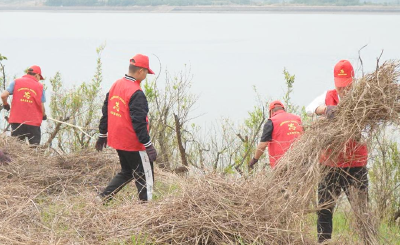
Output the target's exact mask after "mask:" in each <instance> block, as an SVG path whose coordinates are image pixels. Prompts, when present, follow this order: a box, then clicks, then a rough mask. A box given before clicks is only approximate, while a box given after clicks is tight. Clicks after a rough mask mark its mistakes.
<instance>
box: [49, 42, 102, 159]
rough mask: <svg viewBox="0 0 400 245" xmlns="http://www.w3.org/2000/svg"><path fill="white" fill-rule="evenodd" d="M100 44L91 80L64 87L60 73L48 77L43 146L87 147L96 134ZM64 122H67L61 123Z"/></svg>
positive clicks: (99, 109)
mask: <svg viewBox="0 0 400 245" xmlns="http://www.w3.org/2000/svg"><path fill="white" fill-rule="evenodd" d="M104 47H105V46H104V45H102V46H100V47H99V48H97V50H96V52H97V55H98V57H97V66H96V72H95V75H94V76H93V79H92V80H91V81H90V82H88V83H87V82H83V83H82V84H81V85H79V86H74V87H73V88H71V89H66V88H64V86H63V83H62V77H61V73H59V72H57V73H56V75H55V76H54V77H53V78H51V79H50V85H51V88H52V96H51V102H50V115H51V117H52V118H54V119H56V120H57V121H55V120H52V118H50V119H49V123H48V129H47V133H48V135H49V136H48V139H47V142H46V143H45V145H46V146H47V147H54V143H56V145H57V148H59V149H60V150H62V151H63V152H69V151H76V150H80V149H84V148H88V147H89V146H90V145H91V143H92V142H93V136H94V135H95V134H96V133H97V131H98V129H97V127H98V123H99V119H100V117H101V107H102V102H103V98H102V97H101V96H100V92H101V83H102V81H103V76H102V62H101V53H102V51H103V50H104ZM63 122H66V123H68V124H69V125H68V124H64V123H63Z"/></svg>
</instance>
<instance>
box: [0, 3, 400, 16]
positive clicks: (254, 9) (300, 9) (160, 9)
mask: <svg viewBox="0 0 400 245" xmlns="http://www.w3.org/2000/svg"><path fill="white" fill-rule="evenodd" d="M0 11H3V12H6V11H7V12H8V11H45V12H132V13H230V12H234V13H240V12H242V13H285V12H288V13H368V14H371V13H387V14H399V13H400V6H372V5H368V6H296V5H269V6H243V5H237V6H128V7H110V6H97V7H93V6H90V7H86V6H68V7H50V6H44V5H39V6H35V5H6V4H0Z"/></svg>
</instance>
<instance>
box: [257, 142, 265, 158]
mask: <svg viewBox="0 0 400 245" xmlns="http://www.w3.org/2000/svg"><path fill="white" fill-rule="evenodd" d="M267 146H268V142H260V143H258V145H257V150H256V154H255V155H254V158H255V159H257V160H258V159H260V157H261V156H262V154H264V151H265V149H266V148H267Z"/></svg>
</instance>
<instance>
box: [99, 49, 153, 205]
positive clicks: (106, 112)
mask: <svg viewBox="0 0 400 245" xmlns="http://www.w3.org/2000/svg"><path fill="white" fill-rule="evenodd" d="M147 74H154V72H153V71H152V70H151V69H150V67H149V58H148V57H147V56H145V55H141V54H137V55H135V56H134V57H133V58H132V59H131V60H130V65H129V73H128V74H127V75H125V76H124V77H123V78H121V79H118V80H117V81H116V82H115V83H114V84H113V85H112V86H111V89H110V91H109V92H108V93H107V95H106V99H105V100H104V105H103V108H102V113H103V116H102V117H101V119H100V125H99V131H100V135H99V139H98V140H97V142H96V149H97V150H98V151H102V150H103V147H105V146H106V145H107V144H108V145H109V146H110V147H112V148H114V149H116V150H117V153H118V156H119V160H120V164H121V172H119V173H118V174H117V175H116V176H115V177H114V178H113V179H112V180H111V181H110V183H109V184H108V186H107V187H106V188H105V189H104V191H103V192H102V193H101V194H100V197H101V199H102V201H103V202H106V201H109V200H111V198H112V197H113V196H114V195H115V194H116V193H117V192H118V191H120V190H121V188H122V187H124V186H125V185H126V184H127V183H129V182H130V181H131V180H133V179H135V184H136V187H137V189H138V193H139V199H140V200H142V201H149V200H151V199H152V190H153V182H154V178H153V162H154V161H155V160H156V157H157V151H156V149H155V148H154V146H153V144H152V142H151V141H150V136H149V131H148V130H149V124H148V118H147V113H148V112H149V107H148V103H147V99H146V96H145V94H144V93H143V91H142V89H141V87H140V83H141V81H143V80H144V79H145V78H146V76H147Z"/></svg>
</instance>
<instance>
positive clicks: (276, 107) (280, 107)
mask: <svg viewBox="0 0 400 245" xmlns="http://www.w3.org/2000/svg"><path fill="white" fill-rule="evenodd" d="M280 110H285V108H284V107H282V106H275V108H274V109H272V110H271V113H274V112H276V111H280Z"/></svg>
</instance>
